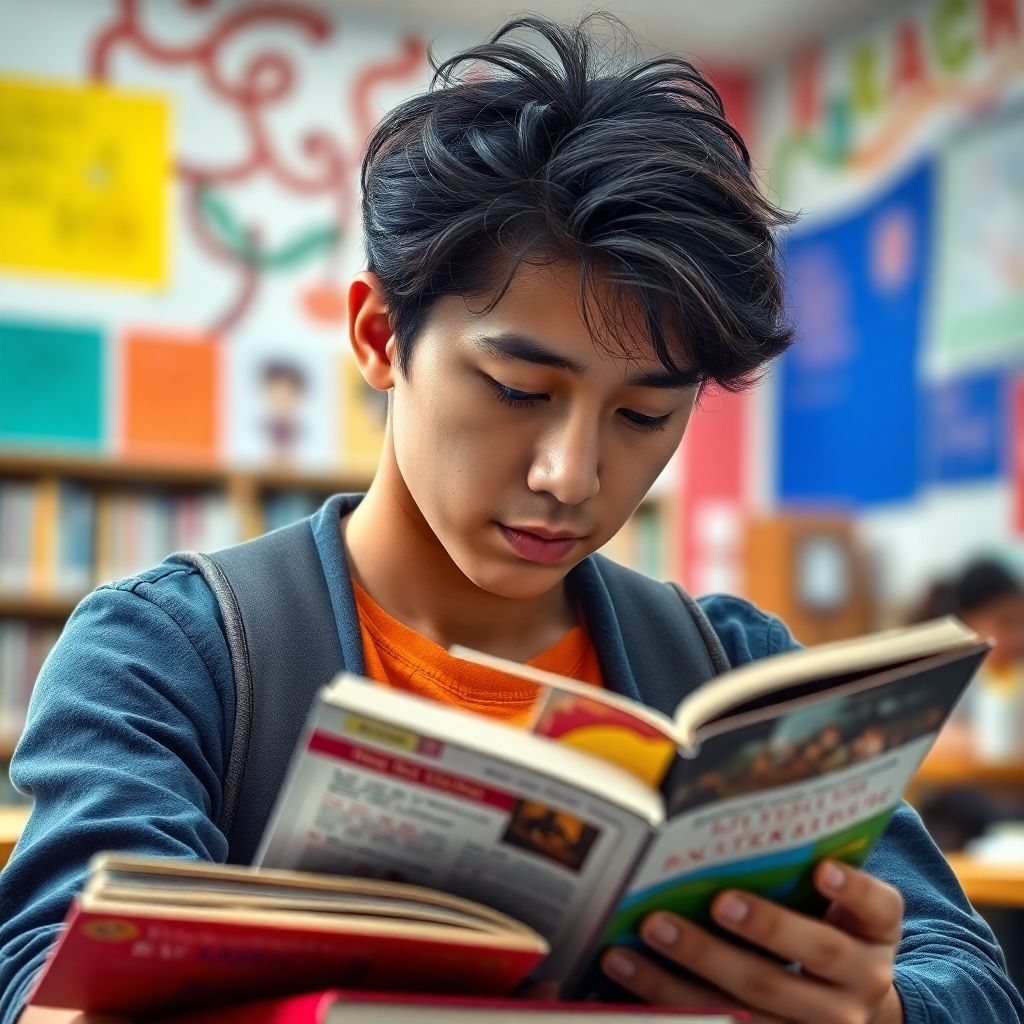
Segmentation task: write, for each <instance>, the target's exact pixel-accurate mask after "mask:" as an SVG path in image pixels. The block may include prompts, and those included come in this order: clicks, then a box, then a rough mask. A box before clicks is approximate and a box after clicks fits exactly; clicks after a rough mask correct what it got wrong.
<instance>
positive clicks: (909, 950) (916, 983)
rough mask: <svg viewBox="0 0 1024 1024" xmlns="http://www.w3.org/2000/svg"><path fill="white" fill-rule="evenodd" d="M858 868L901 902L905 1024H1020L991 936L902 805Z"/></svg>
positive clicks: (900, 982) (1017, 1000) (1023, 1016)
mask: <svg viewBox="0 0 1024 1024" xmlns="http://www.w3.org/2000/svg"><path fill="white" fill-rule="evenodd" d="M864 868H865V870H866V871H867V872H869V873H870V874H872V875H875V876H876V877H878V878H881V879H883V880H884V881H886V882H888V883H889V884H890V885H892V886H893V887H894V888H896V889H898V890H899V892H900V893H901V894H902V896H903V900H904V905H905V911H904V919H903V938H902V940H901V941H900V948H899V953H898V954H897V957H896V988H897V989H898V990H899V994H900V998H901V999H902V1000H903V1010H904V1013H905V1015H906V1019H907V1024H973V1022H976V1024H989V1022H990V1021H1000V1022H1001V1024H1002V1022H1005V1024H1020V1022H1024V1001H1022V999H1021V996H1020V993H1019V992H1017V990H1016V988H1015V987H1014V985H1013V982H1012V981H1010V979H1009V977H1008V976H1007V970H1006V961H1005V959H1004V957H1003V953H1002V950H1001V949H1000V948H999V944H998V943H997V942H996V939H995V937H994V936H993V934H992V930H991V929H990V928H989V926H988V925H987V924H986V923H985V921H984V920H982V918H981V917H980V915H979V914H978V913H977V911H975V910H974V908H973V907H972V906H971V904H970V902H969V901H968V899H967V897H966V896H965V895H964V893H963V890H962V889H961V888H960V884H959V883H958V882H957V880H956V876H955V875H954V874H953V872H952V870H951V869H950V867H949V865H948V864H947V863H946V860H945V858H944V857H943V856H942V854H941V853H940V852H939V849H938V847H936V845H935V843H934V842H932V838H931V836H929V835H928V833H927V831H926V830H925V827H924V825H923V824H922V822H921V819H920V818H919V817H918V815H917V813H916V812H915V811H914V810H912V809H911V808H910V807H909V806H907V804H902V805H901V806H900V807H899V808H898V809H897V811H896V813H895V815H893V818H892V821H891V822H890V823H889V828H888V829H887V830H886V832H885V834H884V835H883V836H882V838H881V840H880V841H879V843H878V845H877V846H876V847H875V849H874V850H873V851H872V853H871V856H870V857H869V858H868V861H867V863H866V864H865V866H864Z"/></svg>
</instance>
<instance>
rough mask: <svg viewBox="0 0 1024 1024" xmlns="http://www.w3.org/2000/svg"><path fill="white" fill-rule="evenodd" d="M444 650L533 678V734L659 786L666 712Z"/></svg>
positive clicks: (667, 752)
mask: <svg viewBox="0 0 1024 1024" xmlns="http://www.w3.org/2000/svg"><path fill="white" fill-rule="evenodd" d="M449 654H451V655H452V656H453V657H456V658H462V659H463V660H465V661H471V662H473V663H474V664H477V665H485V666H486V667H488V668H491V669H494V670H495V671H497V672H504V673H505V674H506V675H511V676H514V677H515V678H517V679H527V680H529V681H530V682H534V683H537V684H538V686H539V687H540V691H539V694H538V697H537V704H536V706H535V708H534V712H533V716H532V718H531V720H530V723H529V728H530V730H531V731H532V732H533V733H534V734H535V735H537V736H543V737H545V738H546V739H551V740H556V741H557V742H558V743H562V744H565V745H566V746H569V747H573V748H575V749H576V750H582V751H583V752H585V753H587V754H591V755H593V756H594V757H599V758H601V760H603V761H607V762H609V763H610V764H615V765H618V766H619V767H620V768H625V769H626V771H628V772H629V773H630V774H632V775H634V776H636V778H638V779H640V780H641V781H642V782H645V783H646V784H647V785H649V786H660V785H661V783H662V781H663V780H664V778H665V772H666V771H667V770H668V767H669V765H670V764H671V763H672V760H673V758H674V757H675V755H676V749H677V745H676V739H675V736H674V734H673V729H674V725H673V723H672V721H671V720H670V719H669V718H667V717H666V716H664V715H662V714H660V713H659V712H657V711H654V710H653V709H651V708H648V707H645V706H644V705H642V704H638V703H637V702H636V701H633V700H630V699H629V698H628V697H623V696H622V695H621V694H618V693H613V692H611V691H609V690H603V689H601V688H600V687H599V686H594V685H592V684H590V683H583V682H580V681H579V680H578V679H569V678H567V677H565V676H559V675H556V674H555V673H553V672H546V671H544V670H543V669H538V668H534V667H533V666H532V665H522V664H519V663H518V662H515V661H508V660H506V659H505V658H498V657H495V656H494V655H492V654H484V653H483V652H481V651H474V650H471V649H470V648H468V647H460V646H453V647H452V648H450V650H449Z"/></svg>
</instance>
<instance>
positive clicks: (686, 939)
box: [601, 861, 904, 1024]
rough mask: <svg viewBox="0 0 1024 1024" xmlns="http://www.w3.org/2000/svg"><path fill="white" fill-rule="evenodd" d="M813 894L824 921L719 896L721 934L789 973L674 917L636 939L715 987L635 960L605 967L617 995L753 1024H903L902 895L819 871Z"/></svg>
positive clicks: (830, 865) (851, 873)
mask: <svg viewBox="0 0 1024 1024" xmlns="http://www.w3.org/2000/svg"><path fill="white" fill-rule="evenodd" d="M814 881H815V886H816V887H817V888H818V890H819V891H820V892H821V893H822V894H823V895H824V896H826V897H827V898H829V899H831V900H832V905H831V906H830V908H829V911H828V913H827V914H826V916H825V919H824V920H823V921H818V920H815V919H814V918H810V917H806V916H804V915H802V914H797V913H796V912H795V911H792V910H787V909H786V908H784V907H781V906H779V905H778V904H777V903H772V902H770V901H769V900H765V899H761V898H760V897H757V896H753V895H751V894H750V893H741V892H735V891H728V892H723V893H721V894H720V895H719V896H718V897H717V898H716V899H715V901H714V903H713V905H712V915H713V917H714V919H715V920H716V921H717V922H718V923H719V924H720V925H722V927H724V928H725V929H727V930H728V931H730V932H733V933H734V934H736V935H738V936H742V937H743V938H744V939H746V940H748V941H750V942H752V943H754V944H755V945H757V946H760V947H761V948H762V949H766V950H770V951H771V952H772V953H775V954H777V955H778V956H780V957H782V958H783V960H785V961H786V962H789V963H797V964H799V965H800V971H799V972H798V973H797V972H794V971H793V970H789V969H787V968H786V967H784V966H782V965H781V964H780V963H778V961H776V960H773V959H770V958H768V957H764V956H760V955H759V954H758V953H756V952H753V951H749V950H746V949H740V948H739V947H737V946H734V945H732V944H731V943H729V942H728V941H725V940H722V939H719V938H716V937H715V936H713V935H711V934H709V933H708V932H707V931H705V930H704V929H702V928H698V927H697V926H696V925H694V924H691V923H689V922H688V921H685V920H683V919H682V918H680V917H677V916H676V915H674V914H668V913H665V912H658V913H654V914H651V915H650V916H649V917H648V918H647V919H646V920H645V921H644V923H643V927H642V928H641V937H642V938H643V940H644V942H645V943H646V944H647V945H648V946H650V947H651V949H654V950H657V951H658V953H660V954H661V955H662V956H664V957H666V958H667V959H669V960H672V961H674V962H675V963H677V964H679V965H680V966H682V967H685V968H686V969H687V970H688V971H690V972H692V973H693V974H697V975H699V976H700V977H701V978H703V979H705V980H706V981H708V982H710V983H711V986H713V987H706V986H704V985H702V984H698V983H694V982H691V981H687V980H684V979H683V978H680V977H678V976H676V975H674V974H671V973H670V972H668V971H666V970H664V969H662V968H661V967H659V966H657V965H656V964H654V963H652V962H651V961H650V960H648V959H647V958H646V957H644V956H642V955H640V954H638V953H636V952H635V951H632V950H625V949H621V948H615V949H611V950H609V951H608V952H607V953H606V954H605V955H604V957H603V958H602V961H601V964H602V967H603V969H604V971H605V973H606V974H607V975H608V976H609V977H611V978H613V979H614V980H615V981H616V982H618V984H620V985H621V986H622V987H623V988H626V989H629V991H631V992H632V993H634V994H635V995H637V996H639V997H640V998H641V999H644V1000H645V1001H646V1002H649V1003H654V1004H656V1005H660V1006H678V1007H701V1008H710V1009H716V1008H718V1007H722V1008H728V1007H729V1006H731V1007H733V1008H736V1007H738V1006H742V1007H743V1008H745V1009H749V1010H751V1011H753V1024H783V1022H787V1024H790V1022H792V1024H903V1021H904V1016H903V1004H902V1003H901V1002H900V997H899V993H898V992H897V991H896V989H895V987H894V985H893V962H894V960H895V958H896V949H897V947H898V945H899V941H900V935H901V933H902V930H903V899H902V897H901V896H900V894H899V893H898V892H897V891H896V890H895V889H893V888H892V886H890V885H887V884H886V883H884V882H881V881H879V880H878V879H877V878H872V877H871V876H870V875H867V874H865V873H864V872H863V871H858V870H856V869H855V868H851V867H848V866H847V865H845V864H838V863H836V862H834V861H824V862H822V863H821V864H819V865H818V868H817V870H816V871H815V876H814Z"/></svg>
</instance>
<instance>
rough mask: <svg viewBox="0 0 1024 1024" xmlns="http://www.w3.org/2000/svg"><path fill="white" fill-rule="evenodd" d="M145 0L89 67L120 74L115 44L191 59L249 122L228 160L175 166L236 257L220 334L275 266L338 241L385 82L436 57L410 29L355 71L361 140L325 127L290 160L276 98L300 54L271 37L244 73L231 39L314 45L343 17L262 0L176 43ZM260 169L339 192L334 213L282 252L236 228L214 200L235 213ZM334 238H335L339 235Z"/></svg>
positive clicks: (209, 237) (200, 0)
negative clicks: (146, 10)
mask: <svg viewBox="0 0 1024 1024" xmlns="http://www.w3.org/2000/svg"><path fill="white" fill-rule="evenodd" d="M182 6H183V7H184V8H186V9H189V8H190V9H193V10H195V11H200V10H205V9H208V8H212V7H214V6H215V4H214V3H213V2H212V0H182ZM142 7H143V5H142V4H141V3H140V2H139V0H119V2H118V5H117V13H116V15H115V18H114V20H113V21H112V22H111V23H110V24H109V25H107V26H105V27H104V28H103V29H102V30H101V31H100V32H99V34H98V35H97V36H96V38H95V39H94V40H93V42H92V45H91V48H90V53H89V75H90V77H91V79H92V80H93V81H97V82H109V81H111V80H112V61H113V56H114V53H115V51H116V50H117V49H118V48H120V47H124V48H129V49H131V50H133V51H134V52H135V53H136V54H137V55H140V56H142V57H144V58H146V59H147V60H149V61H151V62H152V63H154V64H159V65H166V66H185V67H192V68H195V69H197V70H198V72H199V74H200V77H201V79H202V81H203V83H204V84H205V86H206V88H207V89H208V90H209V92H210V94H211V98H212V99H214V100H215V101H216V102H219V103H222V104H227V105H228V106H229V107H231V108H233V110H234V111H235V113H236V115H237V117H238V118H239V121H240V124H241V126H242V128H243V131H244V136H245V139H246V151H245V153H244V155H243V156H242V158H240V159H236V160H234V161H232V162H227V163H220V164H207V163H198V162H195V161H191V160H185V159H182V158H179V159H177V160H176V161H175V166H174V169H175V173H176V175H177V176H178V178H179V180H180V181H181V182H182V184H183V186H184V188H185V189H186V197H185V198H186V202H185V207H186V210H187V224H188V225H189V229H190V230H191V232H192V235H193V236H194V238H195V239H196V241H197V243H198V244H199V246H200V247H201V249H202V250H203V251H204V252H205V253H206V254H207V255H208V256H210V257H211V258H212V259H214V260H216V261H218V262H220V263H222V264H226V265H230V266H232V267H234V268H235V269H236V270H237V272H238V284H237V289H236V294H235V296H234V298H233V299H232V300H231V302H230V303H228V305H227V308H226V309H225V310H223V311H222V313H221V314H220V315H219V316H217V317H216V318H215V321H214V323H213V324H211V325H204V329H205V330H206V331H207V332H209V333H211V334H212V335H214V336H219V335H223V334H225V333H227V332H229V331H230V330H231V329H232V328H234V327H236V326H237V325H238V323H239V322H240V321H241V320H242V318H243V317H244V316H245V315H246V313H247V312H248V310H249V309H250V308H251V306H252V304H253V302H254V301H255V299H256V297H257V295H258V293H259V289H260V283H261V279H262V276H263V275H264V274H266V273H268V272H270V271H271V270H274V269H283V268H285V267H288V268H290V267H294V266H295V265H296V264H298V263H301V262H306V261H308V260H309V259H310V258H312V257H313V256H314V255H317V254H320V255H323V254H324V252H327V254H328V255H330V252H331V251H333V250H334V249H336V247H337V243H338V241H339V240H340V239H341V237H343V235H344V233H345V232H346V231H347V230H349V229H350V226H351V222H352V220H353V217H354V212H355V203H356V194H357V172H358V166H359V153H360V151H361V149H362V146H363V143H364V142H365V139H366V136H367V135H368V134H369V132H370V131H372V129H373V125H374V123H375V120H376V119H375V118H374V116H373V112H372V97H373V95H374V93H375V92H376V91H377V90H378V89H379V88H380V87H382V86H384V85H387V84H390V83H395V82H403V81H409V80H410V79H412V78H413V77H414V76H416V75H417V74H418V73H420V72H421V71H422V70H423V69H424V67H425V63H426V53H427V51H426V46H425V44H424V42H423V40H422V39H420V38H418V37H415V36H411V35H410V36H405V37H403V38H401V39H400V40H399V52H398V54H397V55H396V56H395V57H394V58H393V59H388V60H382V61H377V62H371V63H369V64H367V66H366V67H364V68H362V69H361V70H360V71H359V72H358V74H357V75H356V76H355V80H354V85H353V86H352V89H351V93H350V94H349V95H348V96H347V97H342V101H341V104H340V106H339V117H341V116H346V117H347V118H348V120H349V122H350V123H351V124H352V126H353V128H354V133H353V134H354V138H355V141H354V143H352V144H350V145H348V146H346V144H345V143H343V142H342V141H341V140H340V139H339V138H336V137H335V136H333V135H332V134H330V133H329V132H328V131H326V130H323V129H311V130H309V131H307V132H305V133H304V134H303V135H302V136H301V138H300V140H299V142H300V146H299V153H300V154H301V157H302V159H303V161H304V162H303V164H302V165H301V166H299V165H296V164H295V163H294V162H293V163H289V162H288V161H286V160H285V159H284V158H283V157H282V155H281V153H280V151H279V148H278V146H277V145H276V144H275V139H274V137H273V133H272V131H271V129H270V126H269V120H268V113H269V111H270V109H271V108H272V107H274V106H275V105H277V104H280V103H282V102H283V101H285V100H287V99H288V98H289V97H291V96H292V95H293V93H294V91H295V87H296V83H297V81H298V77H299V71H298V69H297V67H296V62H295V60H294V59H293V58H292V56H291V55H290V54H288V53H286V52H285V51H283V50H282V49H280V48H279V47H276V46H273V45H271V46H267V47H264V48H261V49H259V50H257V51H256V52H255V53H252V54H250V55H249V56H248V58H247V59H246V60H245V62H244V64H243V65H242V66H241V69H240V70H239V71H238V72H237V73H235V74H234V75H229V74H228V73H227V70H226V61H225V58H224V55H225V52H226V49H227V48H228V47H229V46H230V45H231V44H233V43H234V42H236V41H237V40H238V39H239V38H240V37H242V36H244V35H245V34H247V33H250V32H251V31H253V30H254V29H265V28H267V27H271V26H272V27H273V28H274V29H275V30H282V29H284V30H290V31H292V32H294V33H296V34H297V36H298V37H299V39H300V41H302V42H304V43H305V44H306V45H308V46H310V47H314V46H323V45H325V44H327V43H329V42H330V41H331V40H332V39H333V38H334V35H335V32H336V29H337V24H336V22H335V21H333V20H332V19H330V18H328V17H327V16H326V15H325V14H324V13H323V12H322V11H319V10H316V9H314V8H312V7H301V6H293V5H290V4H287V5H286V4H280V3H253V4H248V5H246V6H245V7H244V8H240V9H238V8H236V9H234V10H231V11H229V12H226V13H225V15H224V16H223V17H222V18H221V19H220V20H219V21H218V22H217V23H216V24H215V25H213V26H212V27H210V28H209V29H208V30H207V31H206V33H205V35H203V36H201V37H200V38H198V39H196V40H194V41H191V42H189V43H187V44H178V45H171V44H169V43H166V42H162V41H160V40H158V39H156V38H154V37H153V36H152V35H151V34H150V33H148V32H147V31H146V28H145V27H144V26H143V24H142V19H141V16H140V14H141V10H142ZM257 176H265V177H268V178H270V179H271V180H272V181H273V182H274V183H275V185H276V186H278V187H280V188H281V189H282V190H283V191H284V192H286V193H290V194H292V195H294V196H296V197H306V198H308V197H317V196H329V197H331V205H332V208H333V214H332V223H331V224H330V225H324V224H318V225H315V226H313V227H312V228H311V229H310V230H309V231H308V232H307V233H306V237H299V238H297V239H293V240H290V241H289V242H288V243H287V244H286V245H285V246H283V247H280V248H279V250H278V251H277V252H272V251H270V250H269V249H268V248H266V244H267V243H266V242H265V239H266V238H267V237H269V232H267V231H266V230H265V227H261V225H259V224H257V223H241V222H238V223H232V224H230V225H229V228H230V230H226V229H224V225H223V223H222V224H221V230H220V231H218V230H217V229H216V225H214V224H213V223H211V220H210V217H209V216H208V213H207V210H208V209H209V206H210V204H209V203H208V202H204V200H208V199H209V198H210V196H216V198H217V200H218V204H217V209H218V210H219V212H220V214H221V220H222V221H223V220H224V219H225V218H228V217H230V216H233V215H232V214H230V213H229V212H228V211H229V204H228V203H226V202H225V201H224V200H226V198H227V197H228V196H229V195H230V191H231V190H232V189H233V188H235V187H237V186H239V185H241V184H243V183H246V182H249V181H251V180H252V179H254V178H255V177H257ZM332 239H333V243H332V241H331V240H332Z"/></svg>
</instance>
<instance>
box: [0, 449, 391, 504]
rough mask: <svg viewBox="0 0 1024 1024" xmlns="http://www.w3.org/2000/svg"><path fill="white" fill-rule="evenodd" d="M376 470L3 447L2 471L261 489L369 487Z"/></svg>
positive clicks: (6, 473)
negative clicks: (297, 467)
mask: <svg viewBox="0 0 1024 1024" xmlns="http://www.w3.org/2000/svg"><path fill="white" fill-rule="evenodd" d="M372 475H373V465H372V464H370V463H366V464H363V465H354V466H351V467H348V468H343V467H339V469H338V470H337V471H332V472H329V473H310V472H304V471H301V470H291V469H275V468H262V469H256V468H254V469H251V470H248V469H243V468H239V467H234V466H224V465H218V464H215V463H209V464H201V463H185V462H157V461H150V462H143V461H139V460H133V459H115V458H111V457H101V456H89V455H74V454H55V453H53V452H27V451H24V450H20V451H10V450H3V451H0V476H27V477H39V476H50V477H63V478H71V479H77V480H92V481H96V482H102V483H125V484H164V485H168V486H173V487H225V488H227V487H231V486H232V485H234V484H238V483H242V484H244V485H248V486H250V487H254V488H256V489H258V490H310V491H323V492H324V493H328V492H331V491H357V490H365V488H366V486H367V485H368V484H369V482H370V479H371V477H372Z"/></svg>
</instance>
